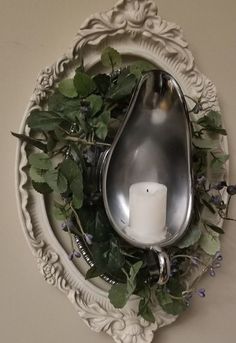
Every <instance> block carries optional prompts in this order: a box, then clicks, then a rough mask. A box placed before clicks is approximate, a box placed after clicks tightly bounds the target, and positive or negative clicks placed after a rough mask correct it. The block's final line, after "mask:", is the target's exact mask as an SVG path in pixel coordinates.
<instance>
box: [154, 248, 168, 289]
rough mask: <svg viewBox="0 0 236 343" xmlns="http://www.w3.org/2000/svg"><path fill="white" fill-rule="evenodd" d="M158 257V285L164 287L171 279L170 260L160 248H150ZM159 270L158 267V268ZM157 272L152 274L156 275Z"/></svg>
mask: <svg viewBox="0 0 236 343" xmlns="http://www.w3.org/2000/svg"><path fill="white" fill-rule="evenodd" d="M150 250H152V251H153V252H154V253H155V254H156V255H157V259H158V264H159V270H158V274H159V278H158V281H157V283H158V284H159V285H164V284H165V283H167V281H168V280H169V277H170V259H169V257H168V255H167V254H166V252H164V251H163V250H162V249H161V248H160V247H159V246H153V247H151V248H150ZM156 267H157V268H158V266H156ZM156 273H157V270H152V274H156Z"/></svg>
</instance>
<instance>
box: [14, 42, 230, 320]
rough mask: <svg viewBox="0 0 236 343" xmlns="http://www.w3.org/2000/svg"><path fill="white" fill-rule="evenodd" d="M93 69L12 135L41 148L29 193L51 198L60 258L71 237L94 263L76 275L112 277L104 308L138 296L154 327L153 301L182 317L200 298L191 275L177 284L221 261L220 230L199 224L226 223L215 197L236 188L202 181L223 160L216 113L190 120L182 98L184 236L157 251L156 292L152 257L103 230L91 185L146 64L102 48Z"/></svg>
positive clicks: (197, 104) (198, 108)
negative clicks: (190, 202) (188, 190)
mask: <svg viewBox="0 0 236 343" xmlns="http://www.w3.org/2000/svg"><path fill="white" fill-rule="evenodd" d="M101 62H102V64H103V66H104V67H108V68H111V72H110V73H109V74H105V73H104V74H96V75H94V76H90V75H89V74H88V73H87V72H86V71H85V69H84V66H83V63H82V64H81V65H80V66H79V68H77V69H76V71H75V75H74V77H73V79H65V80H63V81H61V82H60V83H59V85H58V87H57V88H56V89H55V92H54V93H53V94H51V95H50V97H49V99H48V102H47V104H46V105H45V106H44V109H42V110H33V111H31V113H30V115H29V117H28V118H27V125H28V126H29V128H30V129H31V131H30V134H29V135H24V134H17V133H13V135H14V136H16V137H17V138H19V139H21V140H22V141H26V142H27V143H28V144H30V145H32V146H34V147H36V148H37V149H38V150H40V151H41V152H38V151H36V152H35V150H34V151H33V152H31V153H30V154H29V156H28V161H29V165H30V169H29V175H30V178H31V180H32V185H33V187H34V189H35V190H36V191H37V192H39V193H42V194H45V195H48V194H49V193H53V195H54V209H53V212H54V216H55V218H56V219H58V220H60V221H62V229H63V230H64V231H66V232H67V233H68V234H69V237H70V239H71V246H72V250H71V253H70V254H69V258H70V259H71V260H72V259H73V258H79V257H80V256H81V253H80V251H79V250H78V246H77V243H76V237H79V238H80V239H81V240H83V242H84V244H85V246H86V248H87V251H88V252H89V254H90V255H91V257H92V259H93V260H94V263H95V264H94V266H93V267H92V268H90V269H89V270H88V272H87V274H86V278H87V279H89V278H93V277H97V276H99V275H102V274H104V273H106V274H108V275H110V276H112V277H113V278H115V279H116V280H117V283H116V284H115V285H113V286H112V287H111V289H110V291H109V299H110V301H111V303H112V304H113V305H114V306H115V307H116V308H121V307H123V306H124V305H125V304H126V302H127V301H128V299H129V298H130V296H131V295H132V294H135V295H138V296H139V297H140V302H139V315H141V316H142V317H143V318H144V319H146V320H147V321H150V322H154V321H155V317H154V315H153V312H152V306H153V300H154V299H155V298H156V299H157V300H158V302H159V304H160V305H161V307H162V308H163V309H164V310H165V311H166V312H167V313H170V314H173V315H177V314H180V313H182V312H183V311H184V310H186V308H187V307H188V306H189V303H190V298H191V297H192V295H193V294H194V293H198V294H199V295H200V296H201V297H204V296H205V290H204V289H199V290H197V289H196V288H195V284H196V282H197V280H198V277H195V278H194V279H193V280H192V282H191V283H190V284H191V286H189V284H188V282H187V280H189V278H190V277H191V276H192V275H193V274H194V273H193V268H194V267H198V268H196V269H199V268H200V269H201V271H209V273H210V275H211V276H214V275H215V268H217V267H219V265H220V261H221V260H222V256H221V254H220V253H219V250H220V241H219V235H221V234H223V233H224V231H223V230H222V229H221V227H218V226H216V225H215V224H214V223H213V220H209V219H204V218H205V215H204V213H207V214H212V215H213V216H214V217H215V216H217V217H221V218H223V219H228V220H234V219H231V218H228V205H229V203H227V204H226V203H225V202H224V200H223V197H222V195H223V193H224V192H225V191H227V192H228V194H229V201H230V199H231V196H232V195H234V194H236V186H234V185H227V183H226V181H225V180H221V179H220V181H214V182H212V181H211V178H212V175H215V174H218V175H222V169H223V168H224V164H225V162H226V161H227V160H228V158H229V156H228V155H225V154H224V153H223V152H222V151H221V150H220V149H219V137H220V135H226V131H225V130H224V129H223V128H222V123H221V115H220V114H219V113H218V112H215V111H212V110H210V109H209V110H205V113H204V115H203V116H201V118H200V119H198V120H196V119H195V117H196V114H197V113H199V112H202V111H203V108H202V104H201V99H197V100H194V99H191V100H192V101H193V104H194V106H193V108H192V110H190V111H189V116H190V120H191V125H192V135H193V169H194V190H195V199H194V210H193V215H192V220H191V224H190V228H189V230H188V231H187V233H186V235H185V236H184V237H183V238H182V239H181V241H179V242H178V243H177V244H176V245H175V246H171V247H169V248H167V249H166V251H167V253H168V255H169V256H170V260H171V277H170V279H169V281H168V283H167V284H166V285H164V286H159V285H157V284H156V283H155V282H153V280H152V278H151V277H150V273H149V269H148V264H149V262H150V258H153V256H151V254H152V253H151V252H150V253H149V254H147V251H144V250H142V249H137V248H134V247H133V246H130V245H129V244H127V243H126V242H125V241H124V240H123V239H121V238H120V237H119V236H118V235H117V234H116V232H115V231H114V230H113V229H112V227H111V225H110V223H109V221H108V219H107V216H106V213H105V210H104V206H103V201H102V195H101V192H100V191H99V189H98V179H97V169H98V160H99V156H100V154H101V153H102V152H104V151H106V150H107V149H108V148H109V147H110V145H111V144H112V142H113V140H114V137H115V135H116V133H117V130H118V129H119V127H120V125H121V123H122V121H123V118H124V116H125V113H126V111H127V108H128V105H129V101H130V98H131V95H132V92H133V90H134V88H135V86H136V85H137V82H138V81H139V80H140V78H141V77H142V74H144V73H145V72H147V71H149V70H152V69H154V67H153V65H151V64H150V63H148V62H145V61H138V62H135V63H133V64H131V65H129V66H125V67H123V66H121V65H122V59H121V56H120V54H119V53H118V52H117V51H116V50H114V49H113V48H110V47H108V48H106V49H105V50H104V51H103V53H102V56H101ZM209 169H210V171H211V175H210V176H209V172H208V171H209Z"/></svg>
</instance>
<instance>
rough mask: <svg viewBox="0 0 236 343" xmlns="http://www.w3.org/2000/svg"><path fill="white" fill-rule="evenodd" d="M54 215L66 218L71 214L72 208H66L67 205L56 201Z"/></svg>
mask: <svg viewBox="0 0 236 343" xmlns="http://www.w3.org/2000/svg"><path fill="white" fill-rule="evenodd" d="M53 215H54V216H55V218H56V219H57V220H66V219H67V218H69V217H70V216H71V209H70V208H66V206H65V205H62V204H59V203H58V202H56V201H54V204H53Z"/></svg>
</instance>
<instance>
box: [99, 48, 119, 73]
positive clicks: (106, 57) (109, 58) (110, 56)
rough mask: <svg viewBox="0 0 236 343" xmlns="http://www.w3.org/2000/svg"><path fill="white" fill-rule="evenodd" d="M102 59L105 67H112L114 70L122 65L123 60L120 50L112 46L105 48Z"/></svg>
mask: <svg viewBox="0 0 236 343" xmlns="http://www.w3.org/2000/svg"><path fill="white" fill-rule="evenodd" d="M101 61H102V64H103V65H104V67H111V68H112V70H113V69H114V68H115V67H118V66H119V65H121V62H122V60H121V55H120V54H119V52H118V51H117V50H115V49H113V48H111V47H107V48H105V49H104V50H103V52H102V56H101Z"/></svg>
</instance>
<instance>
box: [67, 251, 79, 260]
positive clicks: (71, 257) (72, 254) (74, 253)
mask: <svg viewBox="0 0 236 343" xmlns="http://www.w3.org/2000/svg"><path fill="white" fill-rule="evenodd" d="M74 257H77V258H79V257H81V253H80V252H79V251H75V250H73V251H72V252H71V253H69V255H68V258H69V260H70V261H72V260H73V258H74Z"/></svg>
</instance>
